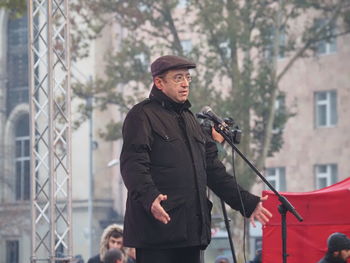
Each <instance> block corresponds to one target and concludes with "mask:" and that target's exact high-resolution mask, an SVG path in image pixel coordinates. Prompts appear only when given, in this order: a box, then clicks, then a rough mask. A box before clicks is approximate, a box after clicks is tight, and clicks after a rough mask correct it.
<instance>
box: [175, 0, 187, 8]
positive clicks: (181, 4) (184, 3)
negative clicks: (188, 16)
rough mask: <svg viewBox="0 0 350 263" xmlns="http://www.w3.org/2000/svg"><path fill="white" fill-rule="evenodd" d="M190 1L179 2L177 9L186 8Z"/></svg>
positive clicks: (182, 0) (180, 0) (181, 0)
mask: <svg viewBox="0 0 350 263" xmlns="http://www.w3.org/2000/svg"><path fill="white" fill-rule="evenodd" d="M187 2H188V0H179V2H178V4H177V7H178V8H185V7H186V6H187Z"/></svg>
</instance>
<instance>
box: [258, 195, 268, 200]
mask: <svg viewBox="0 0 350 263" xmlns="http://www.w3.org/2000/svg"><path fill="white" fill-rule="evenodd" d="M268 198H269V196H268V195H265V196H263V197H260V201H266V200H267V199H268Z"/></svg>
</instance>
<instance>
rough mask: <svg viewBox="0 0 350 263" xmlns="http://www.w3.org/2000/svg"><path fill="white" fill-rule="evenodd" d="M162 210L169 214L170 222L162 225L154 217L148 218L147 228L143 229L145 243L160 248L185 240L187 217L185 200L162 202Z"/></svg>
mask: <svg viewBox="0 0 350 263" xmlns="http://www.w3.org/2000/svg"><path fill="white" fill-rule="evenodd" d="M162 206H163V208H164V210H165V211H166V212H167V213H168V214H169V216H170V221H169V223H168V224H163V223H162V222H160V221H158V220H157V219H155V218H154V217H151V218H150V221H149V224H148V225H149V227H147V228H146V229H145V234H146V235H145V237H146V240H144V241H145V243H147V244H149V245H157V244H161V245H162V246H164V245H166V243H167V244H169V245H171V244H175V243H179V242H183V241H186V240H187V217H186V203H185V200H169V201H165V202H162Z"/></svg>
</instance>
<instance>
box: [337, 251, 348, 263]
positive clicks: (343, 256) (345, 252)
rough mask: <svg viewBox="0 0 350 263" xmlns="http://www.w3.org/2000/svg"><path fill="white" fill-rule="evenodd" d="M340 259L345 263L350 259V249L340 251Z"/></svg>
mask: <svg viewBox="0 0 350 263" xmlns="http://www.w3.org/2000/svg"><path fill="white" fill-rule="evenodd" d="M339 257H341V258H342V259H343V260H344V261H346V260H347V259H348V258H350V249H343V250H341V251H340V254H339Z"/></svg>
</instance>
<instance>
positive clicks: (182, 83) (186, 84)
mask: <svg viewBox="0 0 350 263" xmlns="http://www.w3.org/2000/svg"><path fill="white" fill-rule="evenodd" d="M181 86H182V87H189V86H190V82H189V81H188V79H186V78H184V80H183V81H182V82H181Z"/></svg>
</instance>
